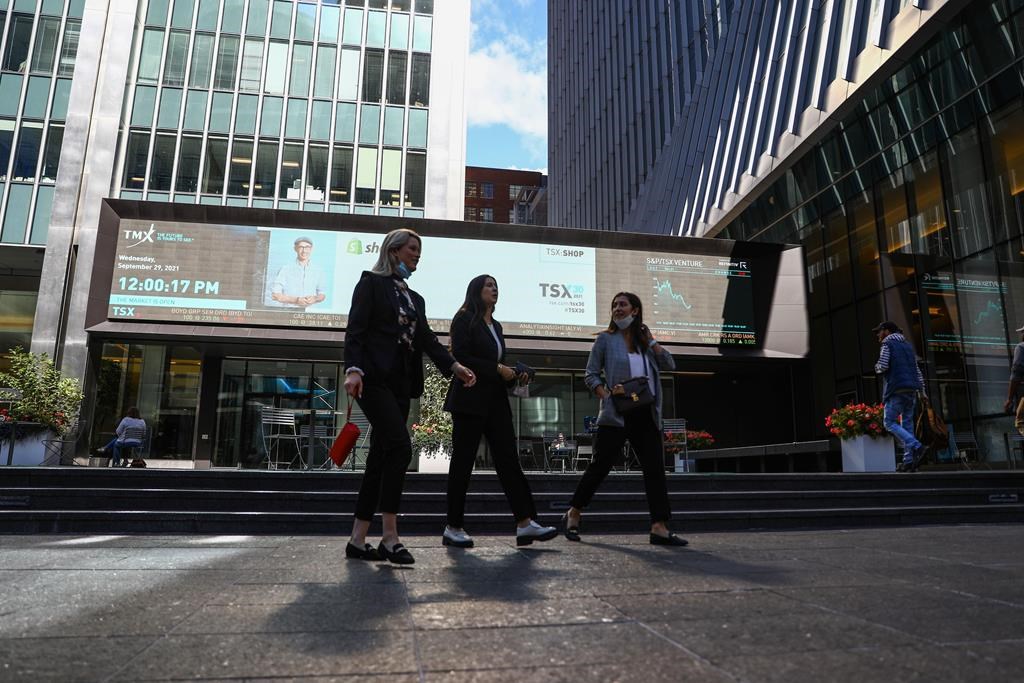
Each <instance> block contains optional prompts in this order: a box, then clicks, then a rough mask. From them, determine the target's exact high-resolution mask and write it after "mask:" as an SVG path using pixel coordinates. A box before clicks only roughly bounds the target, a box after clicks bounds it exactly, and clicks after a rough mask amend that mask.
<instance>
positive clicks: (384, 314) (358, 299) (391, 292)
mask: <svg viewBox="0 0 1024 683" xmlns="http://www.w3.org/2000/svg"><path fill="white" fill-rule="evenodd" d="M409 295H410V296H411V297H412V301H413V304H414V305H415V307H416V313H417V315H418V316H419V319H418V320H417V321H416V337H415V339H413V359H412V368H411V372H412V376H411V377H410V378H409V385H410V386H409V394H410V398H418V397H419V396H421V395H423V354H424V353H426V354H427V355H428V356H430V360H432V361H434V365H436V366H437V368H438V369H439V370H440V371H441V373H442V374H443V375H444V376H445V377H450V376H451V374H452V370H451V367H452V364H454V363H455V359H454V358H452V355H451V354H450V353H448V350H447V349H446V348H445V347H444V346H442V345H441V342H439V341H437V336H436V335H435V334H434V333H433V331H431V329H430V327H428V326H427V311H426V304H425V303H424V302H423V297H422V296H420V295H419V294H417V293H416V292H414V291H412V290H411V289H410V290H409ZM400 334H401V329H400V328H399V325H398V292H397V290H396V289H395V284H394V282H393V281H392V278H390V277H388V276H386V275H377V274H375V273H371V272H369V271H364V272H363V275H362V277H361V278H360V279H359V282H358V283H357V284H356V288H355V289H354V290H353V292H352V308H351V309H350V310H349V313H348V329H347V330H345V369H346V370H348V369H349V368H352V367H356V368H359V369H360V370H362V371H363V373H364V375H363V378H364V380H365V381H370V382H373V381H382V380H383V379H384V378H385V377H387V375H388V373H389V372H390V371H391V369H392V366H393V365H394V362H395V355H396V354H395V347H396V346H397V345H398V340H399V336H400Z"/></svg>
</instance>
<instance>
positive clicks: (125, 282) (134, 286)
mask: <svg viewBox="0 0 1024 683" xmlns="http://www.w3.org/2000/svg"><path fill="white" fill-rule="evenodd" d="M117 284H118V285H119V286H120V288H121V291H123V292H170V293H173V294H218V293H220V282H219V281H217V280H212V281H211V280H185V279H172V280H168V279H164V278H162V277H147V278H137V277H122V278H118V280H117Z"/></svg>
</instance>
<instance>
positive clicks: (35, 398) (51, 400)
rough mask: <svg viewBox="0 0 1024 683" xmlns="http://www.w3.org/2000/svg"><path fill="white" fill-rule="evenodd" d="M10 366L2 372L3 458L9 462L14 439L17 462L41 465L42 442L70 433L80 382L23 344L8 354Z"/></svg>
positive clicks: (0, 453)
mask: <svg viewBox="0 0 1024 683" xmlns="http://www.w3.org/2000/svg"><path fill="white" fill-rule="evenodd" d="M7 356H8V360H9V362H10V367H9V368H8V369H7V370H6V371H3V372H0V404H6V405H5V407H3V408H0V449H2V450H0V460H2V461H3V462H5V463H6V462H7V453H8V452H9V448H10V444H11V441H12V440H13V441H14V459H13V461H12V464H15V465H40V464H42V462H43V460H44V459H45V455H46V453H45V447H44V444H43V442H44V441H46V440H49V439H55V438H60V437H63V436H64V435H65V434H67V431H68V428H69V427H70V426H71V424H72V422H73V421H74V418H75V417H76V416H77V415H78V409H79V407H81V405H82V389H81V387H80V386H79V384H78V382H77V381H76V380H74V379H72V378H69V377H65V376H64V375H63V374H61V372H60V370H58V369H57V368H56V366H54V364H53V361H52V360H51V359H50V357H49V356H48V355H47V354H45V353H31V352H29V351H26V350H24V349H22V348H20V347H15V348H13V349H11V350H10V351H9V352H8V354H7Z"/></svg>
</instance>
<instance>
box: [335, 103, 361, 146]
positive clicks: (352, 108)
mask: <svg viewBox="0 0 1024 683" xmlns="http://www.w3.org/2000/svg"><path fill="white" fill-rule="evenodd" d="M334 139H335V140H336V141H338V142H353V141H355V139H356V105H355V104H353V103H351V102H339V103H338V111H337V115H336V116H335V118H334Z"/></svg>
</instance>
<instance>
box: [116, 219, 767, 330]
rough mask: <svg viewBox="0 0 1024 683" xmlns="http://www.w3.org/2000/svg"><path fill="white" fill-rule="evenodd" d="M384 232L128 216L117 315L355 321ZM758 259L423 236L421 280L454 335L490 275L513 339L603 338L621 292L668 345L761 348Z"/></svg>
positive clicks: (304, 323)
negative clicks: (473, 288) (454, 322)
mask: <svg viewBox="0 0 1024 683" xmlns="http://www.w3.org/2000/svg"><path fill="white" fill-rule="evenodd" d="M383 237H384V236H383V235H381V234H378V233H365V232H351V231H348V232H342V231H325V230H301V229H294V228H277V227H250V226H233V225H216V224H208V223H171V222H159V221H156V222H153V221H139V220H122V221H121V223H120V226H119V229H118V235H117V244H116V250H115V253H114V264H113V279H112V282H111V289H110V299H109V305H108V311H107V315H108V318H110V319H112V320H139V321H165V322H182V323H191V324H204V323H206V324H217V325H225V324H228V325H266V326H277V327H314V328H328V329H343V328H344V327H345V325H346V322H347V318H348V310H349V306H350V304H351V299H352V290H353V288H354V287H355V284H356V282H357V281H358V280H359V277H360V275H361V274H362V272H363V271H364V270H369V269H370V268H371V267H372V266H373V264H374V262H375V261H376V260H377V257H378V255H379V252H380V244H381V241H382V239H383ZM752 265H753V264H751V263H749V262H747V261H745V260H737V259H734V258H731V257H728V256H725V257H723V256H716V255H708V254H690V253H674V252H672V253H670V252H658V251H643V250H633V249H618V248H616V249H611V248H602V247H586V246H573V245H550V244H540V243H536V242H515V241H491V240H487V241H485V240H480V239H469V238H455V237H434V236H424V237H423V255H422V260H421V261H420V265H419V269H418V270H417V271H416V273H414V275H413V277H412V278H411V279H410V281H409V284H410V286H411V287H412V288H413V289H415V290H416V291H418V292H419V293H420V294H422V295H423V296H424V298H425V299H426V302H427V317H428V318H429V320H430V325H431V327H432V328H433V329H434V330H435V331H437V332H440V333H444V332H446V331H447V329H448V324H449V322H450V320H451V317H452V316H453V315H454V314H455V311H456V310H457V309H458V308H459V306H460V305H461V303H462V300H463V297H464V296H465V289H466V284H467V283H468V282H469V280H470V279H472V278H473V277H475V276H476V275H479V274H481V273H484V272H486V273H488V274H490V275H493V276H494V277H495V278H496V279H497V281H498V285H499V301H498V307H497V309H496V311H495V317H496V318H498V319H499V320H500V321H501V322H502V325H503V326H504V328H505V334H506V335H511V336H536V337H556V338H557V337H567V338H591V337H592V335H593V334H594V333H595V332H597V331H599V330H601V329H604V328H605V327H607V325H608V322H609V307H610V303H611V299H612V297H613V296H614V295H615V293H616V292H619V291H631V292H634V293H635V294H637V295H639V296H640V298H641V299H642V300H643V302H644V307H645V309H644V310H645V322H647V324H648V325H649V326H650V327H651V328H652V330H654V332H655V335H656V336H657V337H658V338H659V339H661V340H662V341H665V342H674V343H680V344H710V345H726V346H753V345H755V344H756V343H757V339H756V333H755V325H754V304H753V282H754V278H755V276H756V274H755V273H754V272H753V271H754V268H752Z"/></svg>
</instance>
